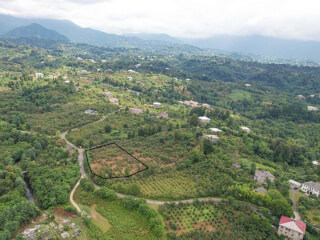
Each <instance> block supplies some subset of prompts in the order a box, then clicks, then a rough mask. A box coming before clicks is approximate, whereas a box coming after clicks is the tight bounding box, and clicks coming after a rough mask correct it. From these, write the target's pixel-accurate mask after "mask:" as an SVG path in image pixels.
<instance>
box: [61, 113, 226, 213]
mask: <svg viewBox="0 0 320 240" xmlns="http://www.w3.org/2000/svg"><path fill="white" fill-rule="evenodd" d="M120 110H121V109H119V110H117V111H115V112H112V113H109V114H108V115H110V114H113V113H116V112H118V111H120ZM108 115H105V116H103V117H102V118H101V119H99V120H97V121H96V122H101V121H103V120H105V119H106V117H107V116H108ZM73 130H75V129H72V130H70V131H73ZM68 132H69V131H66V132H63V133H62V134H61V135H60V138H61V139H62V140H64V141H65V142H66V144H67V145H68V146H70V147H71V148H73V149H75V150H77V151H78V154H79V155H78V162H79V168H80V173H81V177H80V179H79V181H78V182H77V183H76V184H75V185H74V187H73V189H72V191H71V193H70V202H71V204H72V205H73V206H74V207H75V208H76V209H77V211H78V212H79V213H81V208H80V207H79V205H78V204H77V203H76V202H75V201H74V200H73V195H74V193H75V191H76V189H77V188H78V186H79V185H80V181H81V179H82V178H86V172H85V170H84V166H83V159H84V158H83V153H84V150H83V149H82V148H79V147H77V146H76V145H74V144H73V143H71V142H69V141H68V140H67V139H66V135H67V134H68ZM94 186H95V188H96V189H99V188H100V186H98V185H96V184H94ZM116 195H117V196H118V197H119V198H125V197H128V195H124V194H121V193H116ZM135 199H138V198H135ZM145 200H146V202H147V203H149V204H155V205H163V204H166V203H174V204H179V203H193V202H194V201H195V199H186V200H180V201H158V200H150V199H145ZM222 200H226V199H223V198H199V199H197V201H200V202H208V201H216V202H219V201H222Z"/></svg>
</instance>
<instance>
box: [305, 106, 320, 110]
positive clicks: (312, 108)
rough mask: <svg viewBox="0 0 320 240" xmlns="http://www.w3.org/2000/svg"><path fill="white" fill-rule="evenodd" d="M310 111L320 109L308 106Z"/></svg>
mask: <svg viewBox="0 0 320 240" xmlns="http://www.w3.org/2000/svg"><path fill="white" fill-rule="evenodd" d="M307 109H308V111H318V110H319V109H318V108H317V107H314V106H307Z"/></svg>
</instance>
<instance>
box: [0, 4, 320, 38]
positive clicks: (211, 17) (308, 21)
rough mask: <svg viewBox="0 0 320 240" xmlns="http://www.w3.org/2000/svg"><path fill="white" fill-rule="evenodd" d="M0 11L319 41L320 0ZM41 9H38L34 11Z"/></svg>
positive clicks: (108, 26)
mask: <svg viewBox="0 0 320 240" xmlns="http://www.w3.org/2000/svg"><path fill="white" fill-rule="evenodd" d="M0 3H1V6H0V13H2V14H7V15H11V16H15V17H27V18H52V19H61V20H62V19H63V20H70V21H72V22H74V23H75V24H77V25H79V26H81V27H90V28H93V29H97V30H100V31H103V32H107V33H114V34H128V33H164V34H168V35H170V36H173V37H177V38H208V37H211V36H213V35H236V36H248V35H262V36H268V37H276V38H282V39H296V40H313V41H320V14H318V10H317V9H319V6H320V4H319V3H318V2H317V1H314V0H307V1H304V2H301V1H295V0H294V1H288V0H283V1H281V2H279V1H275V0H269V1H265V0H261V1H253V0H243V1H235V0H227V1H224V2H220V1H217V0H213V1H195V0H188V1H181V0H177V1H174V2H171V1H169V0H163V1H152V2H151V1H146V0H137V1H134V2H133V1H128V0H57V1H54V2H53V1H49V0H42V1H36V0H12V1H10V2H7V1H4V0H0ZM35 9H36V10H35Z"/></svg>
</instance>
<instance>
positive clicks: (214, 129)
mask: <svg viewBox="0 0 320 240" xmlns="http://www.w3.org/2000/svg"><path fill="white" fill-rule="evenodd" d="M209 130H210V131H211V132H215V133H220V132H222V130H221V129H219V128H209Z"/></svg>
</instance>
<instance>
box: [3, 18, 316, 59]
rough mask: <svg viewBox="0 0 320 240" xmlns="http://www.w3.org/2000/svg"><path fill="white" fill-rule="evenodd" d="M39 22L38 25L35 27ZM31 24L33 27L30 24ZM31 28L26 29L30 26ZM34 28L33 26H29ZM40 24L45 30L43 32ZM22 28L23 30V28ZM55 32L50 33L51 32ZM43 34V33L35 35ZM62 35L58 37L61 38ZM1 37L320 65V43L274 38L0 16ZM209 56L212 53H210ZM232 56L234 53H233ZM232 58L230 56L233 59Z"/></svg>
mask: <svg viewBox="0 0 320 240" xmlns="http://www.w3.org/2000/svg"><path fill="white" fill-rule="evenodd" d="M33 23H36V24H37V25H33ZM31 24H32V25H31ZM28 25H29V27H28V28H27V26H28ZM30 25H31V26H30ZM39 25H41V26H42V27H43V28H46V30H44V29H41V26H39ZM21 27H23V28H21ZM52 30H53V31H55V32H50V31H52ZM39 31H40V32H41V34H38V35H37V34H36V33H39ZM58 34H59V35H58ZM0 35H2V37H3V36H11V37H12V36H14V35H15V36H19V35H20V36H23V37H30V36H36V37H40V38H43V39H47V38H49V39H50V40H55V39H59V40H60V39H62V38H66V39H69V40H70V41H71V42H76V43H86V44H91V45H96V46H104V47H126V48H140V49H144V50H162V49H166V50H169V51H170V50H171V49H179V51H180V52H181V51H182V52H191V53H196V52H203V51H201V50H200V48H201V49H211V50H214V51H213V52H216V53H219V52H221V51H226V52H230V53H239V54H240V55H241V54H244V55H248V54H249V55H250V54H253V56H254V55H259V56H260V59H261V56H267V57H273V58H274V57H276V58H288V59H307V60H311V61H315V62H318V63H320V42H316V41H299V40H286V39H279V38H271V37H265V36H230V35H217V36H213V37H210V38H206V39H178V38H174V37H171V36H169V35H167V34H153V33H138V34H123V35H117V34H109V33H105V32H102V31H98V30H94V29H91V28H82V27H79V26H78V25H76V24H74V23H73V22H71V21H68V20H55V19H40V18H32V19H31V18H19V17H13V16H9V15H3V14H0ZM209 53H210V52H209ZM231 55H232V54H231ZM231 55H230V56H231Z"/></svg>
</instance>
